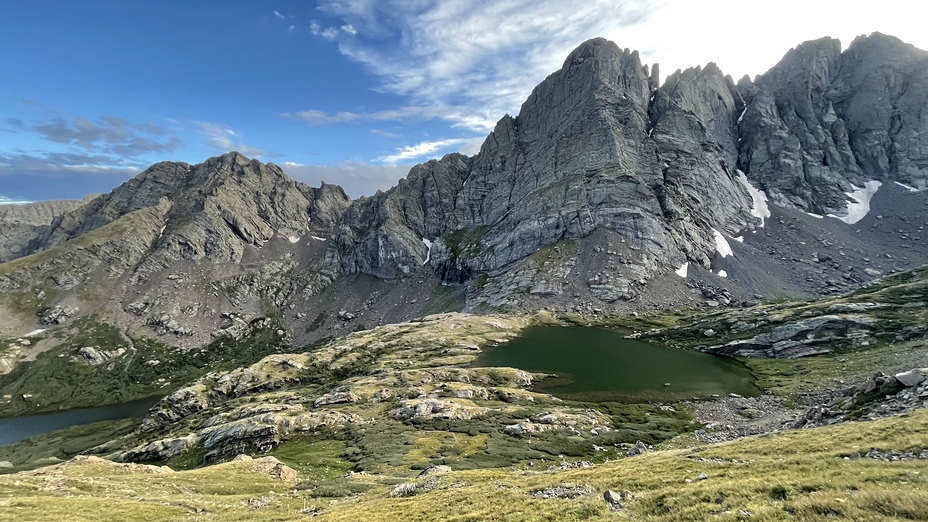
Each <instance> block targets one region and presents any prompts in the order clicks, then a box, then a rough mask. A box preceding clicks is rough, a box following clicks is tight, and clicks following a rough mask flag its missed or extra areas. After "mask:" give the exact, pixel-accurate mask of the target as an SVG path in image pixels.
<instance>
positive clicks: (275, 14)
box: [274, 11, 286, 20]
mask: <svg viewBox="0 0 928 522" xmlns="http://www.w3.org/2000/svg"><path fill="white" fill-rule="evenodd" d="M274 16H276V17H277V18H280V19H281V20H285V19H286V17H285V16H284V15H282V14H280V11H274Z"/></svg>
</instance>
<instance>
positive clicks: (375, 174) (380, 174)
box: [280, 161, 411, 198]
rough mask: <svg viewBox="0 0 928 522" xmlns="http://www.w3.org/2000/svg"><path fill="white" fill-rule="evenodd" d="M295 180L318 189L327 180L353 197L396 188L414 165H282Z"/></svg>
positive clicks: (289, 162) (291, 163)
mask: <svg viewBox="0 0 928 522" xmlns="http://www.w3.org/2000/svg"><path fill="white" fill-rule="evenodd" d="M280 167H281V168H283V170H284V172H286V173H287V175H289V176H290V177H291V178H293V179H296V180H299V181H302V182H304V183H306V184H308V185H310V186H314V187H318V186H319V185H320V184H321V183H322V182H323V181H325V182H326V183H334V184H336V185H340V186H341V187H342V188H343V189H345V192H347V193H348V195H349V196H351V197H355V198H356V197H358V196H362V195H368V196H369V195H371V194H373V193H374V192H377V191H378V190H387V189H389V188H390V187H392V186H394V185H396V182H397V181H398V180H399V179H400V178H402V177H404V176H405V175H406V174H407V173H408V172H409V169H410V167H411V166H410V165H371V164H369V163H361V162H356V161H346V162H343V163H340V164H338V165H303V164H301V163H297V162H294V161H285V162H283V163H280Z"/></svg>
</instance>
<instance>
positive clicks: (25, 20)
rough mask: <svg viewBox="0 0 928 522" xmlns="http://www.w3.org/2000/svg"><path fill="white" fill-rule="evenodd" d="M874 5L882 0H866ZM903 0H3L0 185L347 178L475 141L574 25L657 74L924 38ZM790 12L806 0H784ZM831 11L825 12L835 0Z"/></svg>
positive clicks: (42, 195) (45, 191)
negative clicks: (178, 174)
mask: <svg viewBox="0 0 928 522" xmlns="http://www.w3.org/2000/svg"><path fill="white" fill-rule="evenodd" d="M875 6H879V8H878V9H877V8H875ZM907 9H910V4H909V3H908V2H906V1H903V0H886V1H882V2H879V3H878V4H877V3H871V2H853V1H844V2H840V1H831V0H821V1H819V2H808V1H796V0H782V1H780V2H761V1H757V2H752V1H748V0H740V1H736V0H706V1H704V2H692V1H690V0H653V1H649V0H625V1H619V0H608V1H607V0H585V1H582V2H580V1H578V2H570V1H565V0H532V1H529V0H494V1H466V0H458V1H454V0H444V1H438V0H405V1H399V0H381V1H374V0H320V1H317V2H313V1H306V0H267V1H257V0H255V1H243V0H197V1H192V0H186V1H175V0H161V1H157V2H143V1H126V0H87V1H80V2H78V1H71V0H57V1H52V0H30V1H28V2H24V1H22V2H12V1H10V2H2V3H0V49H3V52H0V71H3V78H4V79H3V81H2V82H0V201H4V200H6V201H9V200H32V201H35V200H43V199H57V198H77V197H81V196H83V195H84V194H87V193H95V192H105V191H108V190H110V189H112V188H113V187H115V186H116V185H118V184H119V183H122V182H123V181H125V180H126V179H128V178H130V177H131V176H134V175H135V174H137V173H138V172H139V171H140V170H142V169H144V168H145V167H147V166H148V165H150V164H152V163H155V162H157V161H162V160H178V161H186V162H189V163H197V162H201V161H203V160H204V159H206V158H208V157H210V156H214V155H217V154H221V153H223V152H226V151H229V150H238V151H240V152H242V153H244V154H246V155H248V156H253V157H258V158H260V159H261V160H263V161H270V162H274V163H277V164H279V165H281V166H282V167H283V168H284V170H285V171H286V172H287V173H288V174H290V175H291V176H293V177H294V178H296V179H299V180H301V181H305V182H307V183H309V184H311V185H318V184H319V182H320V181H322V180H324V181H327V182H329V183H337V184H340V185H342V186H344V187H345V188H346V190H347V191H348V193H349V194H351V195H352V196H359V195H362V194H371V193H373V192H374V191H375V190H377V189H386V188H388V187H390V186H392V185H393V184H395V182H396V180H397V179H399V178H400V177H402V176H404V175H405V174H406V172H407V171H408V169H409V166H411V165H412V164H415V163H418V162H422V161H426V160H428V159H430V158H432V157H440V156H441V155H443V154H446V153H448V152H453V151H461V152H464V153H467V154H473V153H475V152H476V151H477V150H478V149H479V146H480V143H481V142H482V140H483V138H485V137H486V135H487V133H488V132H489V131H490V130H491V129H492V126H493V124H494V123H495V121H497V120H498V119H499V118H500V117H501V116H502V115H503V114H506V113H510V114H517V113H518V110H519V106H520V105H521V103H522V101H523V100H524V99H525V98H526V97H527V96H528V94H529V93H530V92H531V89H532V88H533V87H534V86H535V85H536V84H537V83H538V82H540V81H541V80H543V79H544V78H545V76H547V75H548V74H550V73H551V72H553V71H554V70H556V69H557V68H558V67H560V65H561V63H562V61H563V59H564V57H565V56H566V55H567V53H569V52H570V50H572V49H573V48H574V47H576V46H577V45H578V44H580V43H581V42H582V41H584V40H586V39H588V38H591V37H595V36H605V37H607V38H610V39H612V40H614V41H616V42H617V43H618V44H619V45H620V46H622V47H630V48H633V49H638V50H639V51H640V52H641V54H642V58H643V59H644V61H645V62H648V63H655V62H657V63H660V64H661V70H662V72H663V74H664V75H666V74H668V73H670V72H672V71H673V70H674V69H676V68H685V67H689V66H695V65H704V64H705V63H706V62H708V61H715V62H716V63H718V64H719V66H720V67H721V68H722V70H723V71H725V72H726V73H730V74H732V75H733V76H735V77H736V78H737V77H740V76H742V75H743V74H751V75H755V74H758V73H762V72H763V71H764V70H766V69H767V68H769V67H770V66H772V65H773V64H774V63H775V62H776V61H777V60H778V59H779V58H780V57H781V56H782V55H783V54H784V53H785V52H786V51H787V50H788V49H789V48H790V47H793V46H795V45H796V44H798V43H799V42H802V41H804V40H808V39H811V38H818V37H821V36H826V35H828V36H834V37H838V38H841V39H842V42H843V43H844V44H845V45H847V44H848V43H849V42H850V40H851V39H852V38H853V37H854V36H855V35H857V34H861V33H870V32H872V31H882V32H885V33H889V34H894V35H896V36H899V37H900V38H902V39H903V40H905V41H908V42H910V43H913V44H915V45H916V46H919V47H921V48H926V47H928V41H926V39H928V36H925V32H924V31H922V30H921V28H920V27H919V26H918V23H917V22H918V20H917V18H918V17H912V16H908V17H906V16H899V12H905V11H906V10H907ZM797 13H801V14H799V15H797ZM836 13H840V14H836Z"/></svg>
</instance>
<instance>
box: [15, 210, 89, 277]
mask: <svg viewBox="0 0 928 522" xmlns="http://www.w3.org/2000/svg"><path fill="white" fill-rule="evenodd" d="M95 197H96V195H90V196H87V197H85V198H84V199H81V200H76V199H75V200H67V199H64V200H55V201H37V202H35V203H29V204H27V205H0V263H2V262H4V261H10V260H12V259H16V258H18V257H21V256H22V255H23V253H24V251H25V250H26V248H27V247H28V245H29V242H30V241H32V240H33V239H34V238H35V237H36V236H37V235H38V234H39V233H40V232H41V230H42V227H45V226H48V225H50V224H51V223H52V221H54V219H55V218H56V217H58V216H60V215H62V214H64V213H66V212H70V211H72V210H74V209H77V208H78V207H80V206H81V205H84V204H85V203H88V202H89V201H91V200H92V199H93V198H95Z"/></svg>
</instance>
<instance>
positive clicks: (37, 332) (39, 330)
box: [23, 328, 45, 337]
mask: <svg viewBox="0 0 928 522" xmlns="http://www.w3.org/2000/svg"><path fill="white" fill-rule="evenodd" d="M44 331H45V328H39V329H38V330H33V331H31V332H29V333H27V334H26V335H24V336H23V337H33V336H35V335H39V334H40V333H42V332H44Z"/></svg>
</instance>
